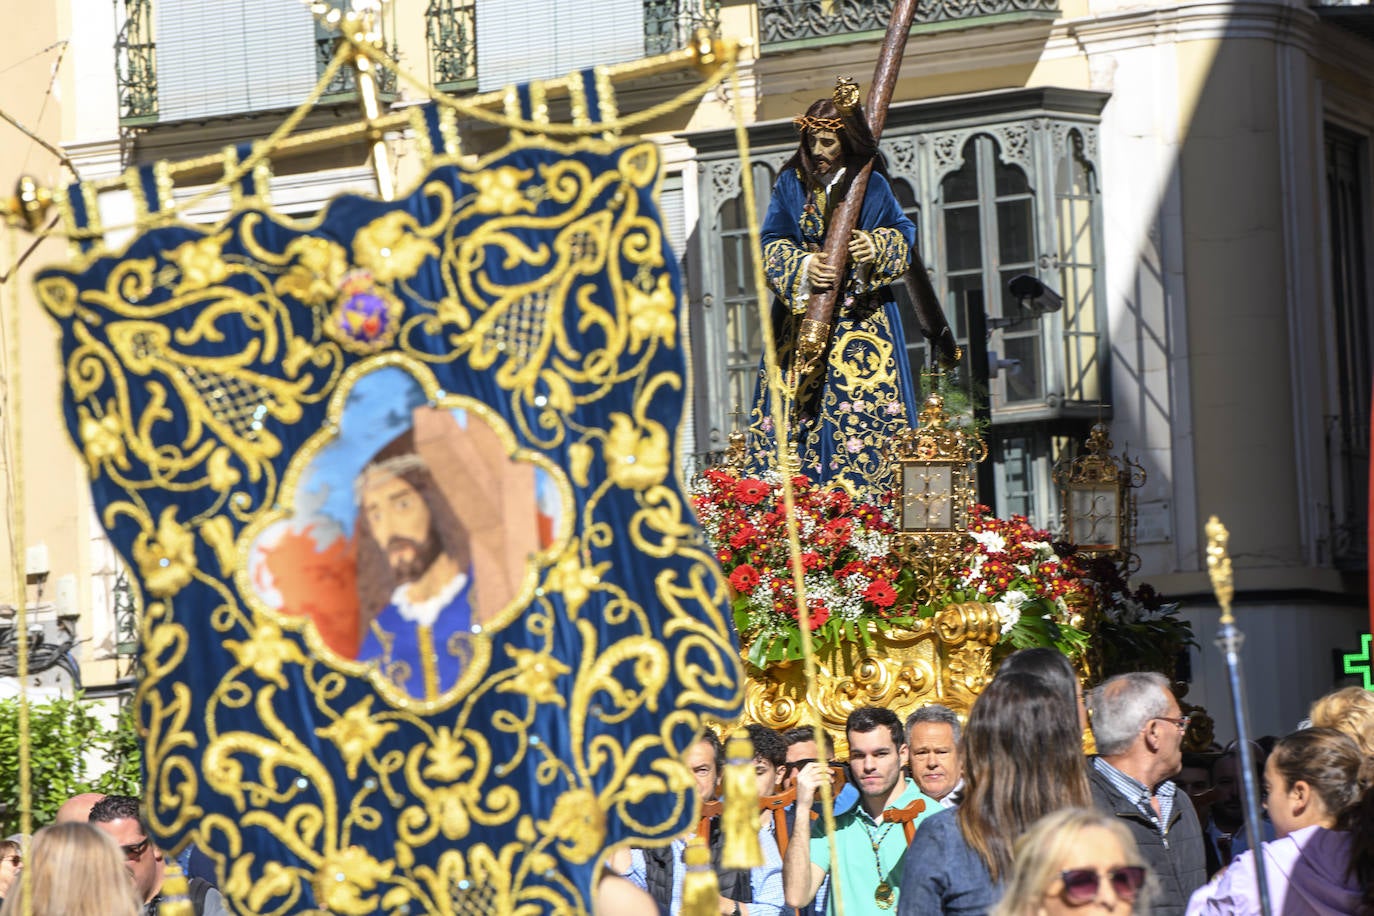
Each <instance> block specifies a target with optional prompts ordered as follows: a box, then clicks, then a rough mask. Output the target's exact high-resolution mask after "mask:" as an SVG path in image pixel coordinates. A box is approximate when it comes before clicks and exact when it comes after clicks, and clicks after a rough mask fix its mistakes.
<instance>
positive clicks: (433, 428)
mask: <svg viewBox="0 0 1374 916" xmlns="http://www.w3.org/2000/svg"><path fill="white" fill-rule="evenodd" d="M410 421H411V423H410V426H409V427H408V428H405V429H404V430H403V431H401V432H400V433H399V434H395V435H394V437H393V438H392V439H391V440H390V441H389V442H387V443H386V444H385V445H384V446H383V447H382V448H381V449H380V450H378V451H377V453H376V454H374V455H373V456H372V457H371V458H370V459H369V460H368V461H367V463H366V464H364V465H363V467H362V469H361V470H360V471H359V472H358V473H357V476H356V477H355V478H354V481H353V496H354V501H355V506H356V515H355V516H354V535H353V543H354V545H355V547H356V550H357V560H356V566H357V584H358V599H359V600H358V609H359V618H360V621H361V623H362V629H361V633H360V636H361V639H360V648H359V650H358V656H357V659H358V661H360V662H366V663H370V664H375V665H376V666H377V669H378V671H379V673H380V674H381V676H382V679H383V680H385V681H387V682H389V683H390V684H391V685H392V686H393V687H395V688H397V689H398V690H399V691H401V692H402V693H404V694H405V695H406V696H408V697H411V698H414V699H419V700H435V699H438V698H439V697H441V696H442V695H443V694H445V693H447V692H449V691H451V690H453V688H454V687H455V686H457V684H458V683H459V681H460V680H461V678H462V676H463V673H464V672H465V671H467V670H468V668H469V667H470V665H471V664H472V662H473V658H474V655H475V651H476V648H477V645H478V641H479V640H484V639H487V638H488V636H487V635H486V631H487V629H488V627H489V626H490V625H492V624H493V623H494V622H496V620H497V618H498V617H499V616H500V615H501V614H502V612H503V611H505V610H507V609H509V608H510V607H511V606H512V605H513V603H514V602H515V600H516V598H517V596H518V595H519V593H520V591H521V589H522V587H524V585H525V584H526V580H527V577H528V574H529V570H530V560H531V558H532V557H533V556H534V554H535V553H536V552H538V551H539V550H540V549H541V547H542V545H543V542H544V538H545V535H546V534H547V532H542V531H541V530H540V528H541V526H539V525H537V524H533V523H532V522H534V520H535V519H537V518H538V517H539V516H540V513H539V511H538V509H537V506H536V500H537V494H536V485H535V469H534V467H533V466H532V465H530V464H528V463H524V462H520V461H513V460H511V459H510V457H509V456H508V455H507V452H506V449H505V447H504V446H503V445H502V442H501V439H500V438H499V436H498V434H497V432H496V430H495V429H494V428H492V426H490V425H489V424H488V423H487V422H485V421H484V420H483V419H482V418H481V417H480V416H478V415H477V414H475V413H472V412H468V411H453V410H446V409H440V408H434V407H429V406H419V407H416V408H414V409H413V410H411V411H410ZM521 519H525V520H528V521H526V522H524V523H519V522H517V520H521ZM513 522H515V523H514V524H512V523H513Z"/></svg>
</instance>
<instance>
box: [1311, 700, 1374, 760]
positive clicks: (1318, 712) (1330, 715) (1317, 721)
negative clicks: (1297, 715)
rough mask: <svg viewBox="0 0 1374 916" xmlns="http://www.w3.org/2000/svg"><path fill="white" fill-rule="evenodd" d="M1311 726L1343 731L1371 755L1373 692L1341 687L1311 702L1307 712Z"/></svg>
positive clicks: (1373, 723) (1373, 739)
mask: <svg viewBox="0 0 1374 916" xmlns="http://www.w3.org/2000/svg"><path fill="white" fill-rule="evenodd" d="M1308 718H1310V719H1311V720H1312V727H1313V728H1334V729H1336V730H1337V731H1340V732H1345V733H1346V734H1347V735H1349V736H1350V738H1351V740H1353V741H1354V742H1355V743H1356V744H1357V745H1359V748H1360V753H1361V754H1364V756H1366V757H1370V758H1374V691H1369V690H1365V689H1364V688H1363V687H1342V688H1341V689H1340V690H1335V691H1332V692H1331V693H1328V694H1327V695H1326V696H1324V697H1322V698H1321V699H1320V700H1318V701H1317V702H1315V703H1313V704H1312V710H1311V712H1310V713H1308Z"/></svg>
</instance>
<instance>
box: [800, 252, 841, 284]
mask: <svg viewBox="0 0 1374 916" xmlns="http://www.w3.org/2000/svg"><path fill="white" fill-rule="evenodd" d="M806 279H807V280H809V281H810V283H811V287H812V288H813V289H829V288H830V287H832V286H834V285H835V268H833V267H831V266H830V265H829V264H827V263H826V260H825V252H824V251H818V252H816V253H815V254H813V255H812V256H811V261H810V263H809V264H807V267H806Z"/></svg>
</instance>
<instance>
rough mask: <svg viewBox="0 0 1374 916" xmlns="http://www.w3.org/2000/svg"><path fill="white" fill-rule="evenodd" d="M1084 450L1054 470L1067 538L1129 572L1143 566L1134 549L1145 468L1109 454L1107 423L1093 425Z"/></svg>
mask: <svg viewBox="0 0 1374 916" xmlns="http://www.w3.org/2000/svg"><path fill="white" fill-rule="evenodd" d="M1086 448H1087V453H1086V454H1082V455H1079V456H1078V457H1076V458H1073V459H1072V460H1068V459H1067V458H1066V459H1065V460H1061V461H1060V462H1059V463H1058V464H1057V465H1055V468H1054V481H1055V483H1056V484H1057V485H1058V486H1059V503H1060V507H1061V511H1062V514H1063V522H1064V534H1065V537H1066V538H1067V539H1068V541H1069V543H1071V544H1073V545H1074V546H1075V547H1077V548H1078V550H1079V552H1080V553H1084V554H1088V555H1089V556H1099V557H1107V558H1109V559H1112V560H1114V561H1116V562H1118V563H1120V564H1121V566H1122V569H1123V570H1124V571H1126V572H1128V573H1129V572H1131V571H1133V568H1134V567H1135V566H1136V565H1138V564H1139V562H1140V558H1139V557H1137V556H1136V555H1135V553H1134V552H1133V550H1132V548H1133V547H1134V540H1135V518H1136V515H1135V512H1136V497H1135V490H1136V489H1138V488H1139V487H1141V486H1142V485H1144V483H1145V469H1144V468H1142V467H1141V466H1140V465H1139V464H1138V463H1137V462H1135V461H1134V460H1132V459H1130V458H1128V457H1126V456H1125V455H1124V454H1123V455H1121V456H1120V457H1119V458H1118V457H1115V456H1113V455H1111V454H1109V452H1110V451H1111V448H1112V440H1111V439H1109V438H1108V429H1107V425H1106V424H1105V423H1095V424H1093V428H1092V430H1091V431H1090V432H1089V433H1088V441H1087V443H1086Z"/></svg>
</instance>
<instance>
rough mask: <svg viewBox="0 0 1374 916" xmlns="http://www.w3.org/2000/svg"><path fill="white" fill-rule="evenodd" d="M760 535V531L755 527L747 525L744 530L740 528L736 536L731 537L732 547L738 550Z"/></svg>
mask: <svg viewBox="0 0 1374 916" xmlns="http://www.w3.org/2000/svg"><path fill="white" fill-rule="evenodd" d="M758 533H759V531H758V529H757V528H755V527H754V526H753V525H745V526H744V527H743V528H740V529H739V530H738V531H736V532H735V533H734V534H732V535H730V546H731V547H734V548H735V549H736V550H738V549H739V548H741V547H744V546H745V545H747V544H748V543H749V542H750V541H752V540H753V539H754V538H755V537H757V536H758Z"/></svg>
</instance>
